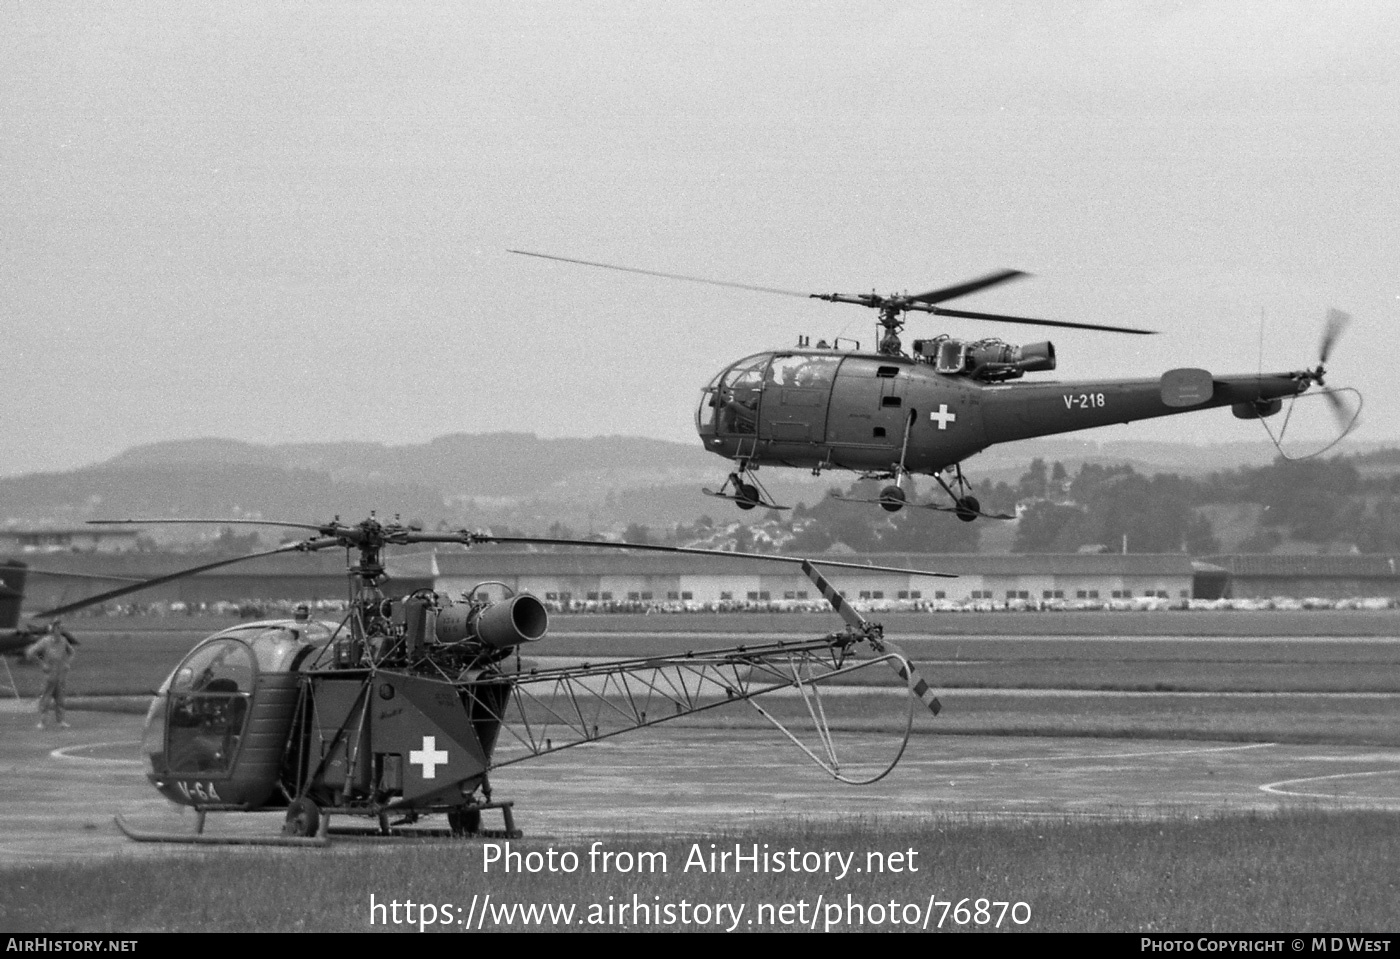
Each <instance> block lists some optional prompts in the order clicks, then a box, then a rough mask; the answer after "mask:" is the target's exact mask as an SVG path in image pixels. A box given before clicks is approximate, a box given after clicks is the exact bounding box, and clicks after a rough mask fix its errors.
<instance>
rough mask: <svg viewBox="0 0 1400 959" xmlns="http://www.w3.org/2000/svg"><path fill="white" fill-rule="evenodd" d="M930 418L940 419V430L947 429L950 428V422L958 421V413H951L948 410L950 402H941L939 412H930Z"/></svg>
mask: <svg viewBox="0 0 1400 959" xmlns="http://www.w3.org/2000/svg"><path fill="white" fill-rule="evenodd" d="M928 418H929V419H931V420H937V421H938V428H939V429H940V430H946V429H947V428H948V424H949V423H954V422H956V421H957V419H958V414H956V413H949V412H948V404H947V403H939V404H938V412H937V413H930V414H929V415H928Z"/></svg>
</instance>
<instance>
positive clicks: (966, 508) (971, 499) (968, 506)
mask: <svg viewBox="0 0 1400 959" xmlns="http://www.w3.org/2000/svg"><path fill="white" fill-rule="evenodd" d="M981 513H982V504H981V503H980V502H978V500H977V497H975V496H964V497H963V498H962V499H960V500H958V514H957V515H958V519H960V520H962V521H963V522H964V523H971V522H972V521H973V520H975V519H976V518H977V517H978V516H979V515H981Z"/></svg>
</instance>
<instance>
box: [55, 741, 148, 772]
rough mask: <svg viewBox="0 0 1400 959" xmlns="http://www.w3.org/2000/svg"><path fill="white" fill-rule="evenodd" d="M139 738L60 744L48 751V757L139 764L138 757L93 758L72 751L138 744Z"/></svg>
mask: <svg viewBox="0 0 1400 959" xmlns="http://www.w3.org/2000/svg"><path fill="white" fill-rule="evenodd" d="M139 745H141V740H139V739H129V740H123V741H121V742H115V743H81V744H78V745H74V746H61V747H59V748H58V749H55V750H53V751H51V752H50V753H49V758H50V759H66V760H67V761H68V762H70V763H84V764H86V765H90V766H139V765H141V760H139V759H95V758H93V757H92V756H74V755H73V753H75V752H79V751H84V750H90V749H107V748H110V747H116V746H139Z"/></svg>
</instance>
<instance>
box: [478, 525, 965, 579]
mask: <svg viewBox="0 0 1400 959" xmlns="http://www.w3.org/2000/svg"><path fill="white" fill-rule="evenodd" d="M469 535H470V537H471V541H472V542H474V543H524V544H531V543H534V544H539V545H543V546H587V547H592V548H598V549H637V550H645V551H648V552H652V553H686V554H689V555H692V556H728V557H731V558H732V557H736V556H737V557H740V558H742V559H760V560H763V561H765V562H769V563H797V564H803V563H808V562H809V561H808V560H806V559H803V558H802V557H800V556H778V555H774V554H771V553H734V552H730V551H728V550H723V549H699V548H698V547H694V546H654V545H652V544H650V543H606V542H598V541H597V540H591V539H553V538H549V537H541V536H492V535H490V534H489V533H471V534H469ZM815 562H818V563H821V564H822V565H823V566H836V567H839V568H841V569H863V570H867V571H870V572H875V573H908V574H910V575H913V576H936V577H939V578H940V579H957V578H958V574H957V573H935V572H931V571H929V570H926V569H909V568H907V567H903V566H872V565H868V564H866V563H842V562H838V561H837V560H832V559H819V560H816V561H815Z"/></svg>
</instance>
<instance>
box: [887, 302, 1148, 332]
mask: <svg viewBox="0 0 1400 959" xmlns="http://www.w3.org/2000/svg"><path fill="white" fill-rule="evenodd" d="M910 309H914V310H918V309H923V310H924V312H926V313H933V314H934V315H936V316H960V317H963V318H964V319H968V320H995V321H996V322H999V323H1021V324H1024V325H1026V326H1058V327H1063V328H1064V329H1067V330H1100V331H1102V332H1105V333H1134V334H1137V335H1138V336H1155V335H1156V333H1157V331H1156V330H1136V329H1133V328H1132V327H1129V326H1105V325H1103V324H1100V323H1070V322H1069V321H1067V320H1037V319H1032V318H1030V317H1026V316H1003V315H1001V314H1000V313H972V312H969V311H967V310H945V309H943V307H941V306H930V307H926V308H925V307H917V306H914V307H910Z"/></svg>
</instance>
